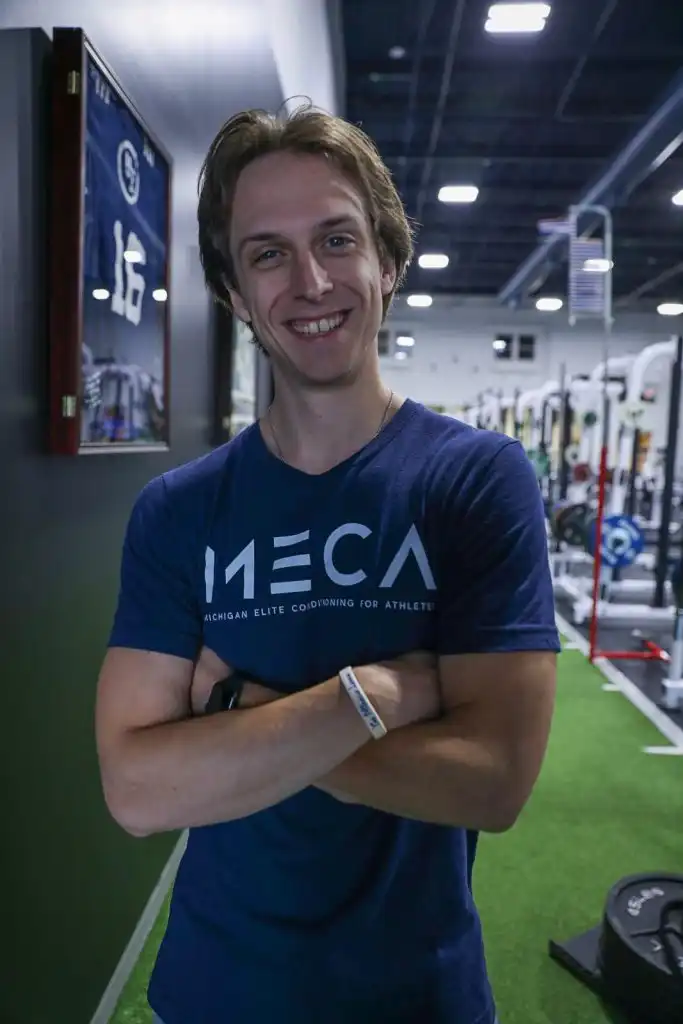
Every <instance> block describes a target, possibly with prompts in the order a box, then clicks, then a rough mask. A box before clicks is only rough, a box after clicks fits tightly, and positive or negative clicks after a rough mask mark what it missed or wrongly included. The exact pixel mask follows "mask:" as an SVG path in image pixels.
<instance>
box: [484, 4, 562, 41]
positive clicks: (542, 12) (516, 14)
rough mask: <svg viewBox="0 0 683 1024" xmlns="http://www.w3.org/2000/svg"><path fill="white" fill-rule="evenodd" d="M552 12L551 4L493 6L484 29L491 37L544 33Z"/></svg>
mask: <svg viewBox="0 0 683 1024" xmlns="http://www.w3.org/2000/svg"><path fill="white" fill-rule="evenodd" d="M550 12H551V7H550V4H540V3H510V4H508V3H501V4H493V5H492V7H490V8H489V15H488V21H487V22H486V25H485V26H484V27H485V29H486V31H487V32H489V33H490V34H491V35H505V34H514V35H523V34H526V33H531V32H542V31H543V29H544V28H545V26H546V22H547V20H548V18H549V17H550Z"/></svg>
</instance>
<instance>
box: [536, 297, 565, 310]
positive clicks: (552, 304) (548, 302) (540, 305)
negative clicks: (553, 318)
mask: <svg viewBox="0 0 683 1024" xmlns="http://www.w3.org/2000/svg"><path fill="white" fill-rule="evenodd" d="M563 305H564V303H563V301H562V299H539V300H538V302H537V303H536V309H538V310H539V311H540V312H541V313H557V312H558V310H560V309H562V307H563Z"/></svg>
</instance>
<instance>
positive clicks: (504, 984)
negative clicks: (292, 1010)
mask: <svg viewBox="0 0 683 1024" xmlns="http://www.w3.org/2000/svg"><path fill="white" fill-rule="evenodd" d="M603 682H604V679H603V677H602V676H601V675H600V674H599V672H598V671H597V670H596V669H594V668H593V667H592V666H590V665H589V664H588V662H587V661H586V659H585V658H584V657H583V655H582V654H580V653H579V652H577V651H567V650H565V651H564V652H563V653H562V655H561V656H560V670H559V678H558V697H557V710H556V714H555V719H554V723H553V730H552V734H551V738H550V744H549V749H548V756H547V759H546V762H545V765H544V768H543V772H542V774H541V778H540V780H539V782H538V785H537V787H536V790H535V792H534V795H533V797H532V799H531V800H530V802H529V804H528V806H527V808H526V810H525V812H524V814H523V815H522V818H521V819H520V821H519V822H518V824H517V825H516V827H515V828H514V829H512V830H511V831H510V832H507V833H505V834H504V835H500V836H490V835H485V836H482V838H481V843H480V848H479V854H478V857H477V864H476V869H475V876H474V889H475V897H476V900H477V905H478V907H479V910H480V913H481V917H482V922H483V926H484V934H485V939H486V950H487V958H488V964H489V972H490V975H491V980H492V983H493V986H494V990H495V994H496V1000H497V1003H498V1010H499V1014H500V1024H605V1022H607V1021H608V1020H609V1019H610V1018H609V1017H608V1016H607V1014H606V1013H605V1011H604V1010H603V1009H602V1008H601V1006H600V1004H599V1003H598V1001H597V999H596V998H595V996H593V995H592V994H591V993H590V992H588V991H587V990H586V989H585V988H584V987H582V986H581V985H580V984H579V982H577V981H575V980H574V979H573V978H572V977H570V976H569V975H568V974H567V973H566V972H565V971H563V970H562V969H561V968H560V967H559V966H558V965H557V964H556V963H554V962H553V961H552V960H551V959H550V957H549V955H548V941H549V939H551V938H553V939H556V940H559V941H563V940H565V939H567V938H572V937H574V936H575V935H578V934H580V933H581V932H583V931H587V930H588V929H589V928H592V927H593V926H594V925H596V924H598V923H599V922H600V917H601V914H602V910H603V907H604V902H605V897H606V895H607V892H608V890H609V889H610V888H611V886H612V885H614V883H615V882H616V881H618V880H619V879H620V878H622V877H623V876H624V875H628V874H632V873H635V872H640V871H678V872H680V871H683V832H682V831H681V827H680V807H681V793H682V792H683V760H682V759H681V758H677V757H653V756H648V755H646V754H643V753H642V748H643V747H644V746H648V745H661V744H662V742H663V741H662V738H661V736H659V734H658V733H657V732H656V730H655V729H654V728H653V727H652V726H651V725H650V724H649V722H647V721H646V720H645V719H644V718H643V717H642V715H641V714H640V713H639V712H638V711H636V709H635V708H633V707H631V705H630V704H628V702H627V701H626V700H625V699H624V698H623V697H622V696H621V695H620V694H619V693H616V692H604V691H603V689H602V683H603ZM167 914H168V905H167V904H165V905H164V908H163V911H162V913H161V914H160V916H159V920H158V921H157V923H156V925H155V927H154V929H153V930H152V932H151V934H150V936H149V939H148V941H147V944H146V946H145V949H144V950H143V953H142V954H141V956H140V959H139V961H138V964H137V966H136V968H135V971H134V972H133V974H132V975H131V977H130V979H129V981H128V984H127V985H126V987H125V990H124V991H123V993H122V995H121V998H120V1000H119V1004H118V1007H117V1010H116V1013H115V1014H114V1016H113V1017H112V1019H111V1024H148V1022H149V1021H150V1020H151V1013H150V1011H149V1008H148V1006H147V1001H146V989H147V983H148V980H149V975H150V971H151V968H152V965H153V963H154V958H155V956H156V952H157V949H158V947H159V942H160V941H161V936H162V934H163V929H164V927H165V923H166V918H167ZM320 1024H324V1021H320Z"/></svg>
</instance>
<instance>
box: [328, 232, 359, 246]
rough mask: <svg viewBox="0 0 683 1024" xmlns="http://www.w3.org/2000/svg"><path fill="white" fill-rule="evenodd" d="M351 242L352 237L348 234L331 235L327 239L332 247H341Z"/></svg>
mask: <svg viewBox="0 0 683 1024" xmlns="http://www.w3.org/2000/svg"><path fill="white" fill-rule="evenodd" d="M352 242H353V239H352V238H349V237H348V235H331V236H330V237H329V238H328V239H327V243H328V245H331V246H332V248H333V249H343V248H344V247H345V246H347V245H351V243H352Z"/></svg>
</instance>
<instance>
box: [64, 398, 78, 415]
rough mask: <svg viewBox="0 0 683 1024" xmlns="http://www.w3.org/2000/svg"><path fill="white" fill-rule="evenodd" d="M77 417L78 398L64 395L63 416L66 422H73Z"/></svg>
mask: <svg viewBox="0 0 683 1024" xmlns="http://www.w3.org/2000/svg"><path fill="white" fill-rule="evenodd" d="M75 415H76V396H75V395H62V416H63V417H64V419H65V420H72V419H74V417H75Z"/></svg>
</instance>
